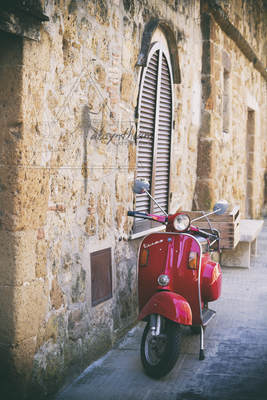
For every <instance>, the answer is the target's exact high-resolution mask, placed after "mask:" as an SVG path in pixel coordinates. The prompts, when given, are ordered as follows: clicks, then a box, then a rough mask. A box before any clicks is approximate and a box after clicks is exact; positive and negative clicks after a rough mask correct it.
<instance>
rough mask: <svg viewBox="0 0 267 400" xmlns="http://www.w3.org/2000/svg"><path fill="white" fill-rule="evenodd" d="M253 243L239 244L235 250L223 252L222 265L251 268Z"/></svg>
mask: <svg viewBox="0 0 267 400" xmlns="http://www.w3.org/2000/svg"><path fill="white" fill-rule="evenodd" d="M250 254H251V243H250V242H239V243H238V244H237V246H236V247H235V249H234V250H222V253H221V261H220V264H221V265H222V266H225V267H241V268H250Z"/></svg>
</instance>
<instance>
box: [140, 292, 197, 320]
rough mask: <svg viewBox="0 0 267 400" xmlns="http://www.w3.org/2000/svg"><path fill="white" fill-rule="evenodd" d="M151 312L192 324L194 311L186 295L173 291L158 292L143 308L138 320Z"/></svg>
mask: <svg viewBox="0 0 267 400" xmlns="http://www.w3.org/2000/svg"><path fill="white" fill-rule="evenodd" d="M150 314H160V315H162V316H163V317H166V318H168V319H170V320H171V321H174V322H177V323H178V324H182V325H192V311H191V308H190V306H189V304H188V302H187V301H186V300H185V298H184V297H182V296H180V295H179V294H176V293H172V292H167V291H166V292H158V293H156V294H155V295H154V296H153V297H151V299H150V300H149V301H148V303H147V304H146V305H145V307H144V308H143V309H142V310H141V312H140V314H139V316H138V320H139V321H141V320H145V319H146V318H147V316H148V315H150Z"/></svg>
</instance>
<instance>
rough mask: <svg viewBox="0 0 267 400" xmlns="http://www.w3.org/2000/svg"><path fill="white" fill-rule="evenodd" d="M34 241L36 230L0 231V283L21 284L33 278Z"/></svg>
mask: <svg viewBox="0 0 267 400" xmlns="http://www.w3.org/2000/svg"><path fill="white" fill-rule="evenodd" d="M36 242H37V232H36V231H28V232H9V231H0V285H2V286H11V285H12V286H14V285H22V284H23V283H24V282H26V281H27V282H31V281H33V280H34V279H35V264H36V254H35V246H36Z"/></svg>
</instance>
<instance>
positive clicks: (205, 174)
mask: <svg viewBox="0 0 267 400" xmlns="http://www.w3.org/2000/svg"><path fill="white" fill-rule="evenodd" d="M197 165H198V166H197V176H199V177H200V176H201V178H202V179H211V178H213V176H214V170H215V165H216V149H215V142H214V140H201V141H199V143H198V161H197Z"/></svg>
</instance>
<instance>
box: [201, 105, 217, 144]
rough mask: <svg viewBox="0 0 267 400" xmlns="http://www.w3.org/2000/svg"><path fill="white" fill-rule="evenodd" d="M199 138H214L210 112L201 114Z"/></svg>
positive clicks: (212, 116)
mask: <svg viewBox="0 0 267 400" xmlns="http://www.w3.org/2000/svg"><path fill="white" fill-rule="evenodd" d="M199 136H200V137H201V138H203V139H204V138H214V136H215V126H214V114H213V113H212V112H210V111H207V110H204V111H203V112H202V121H201V126H200V129H199Z"/></svg>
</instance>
